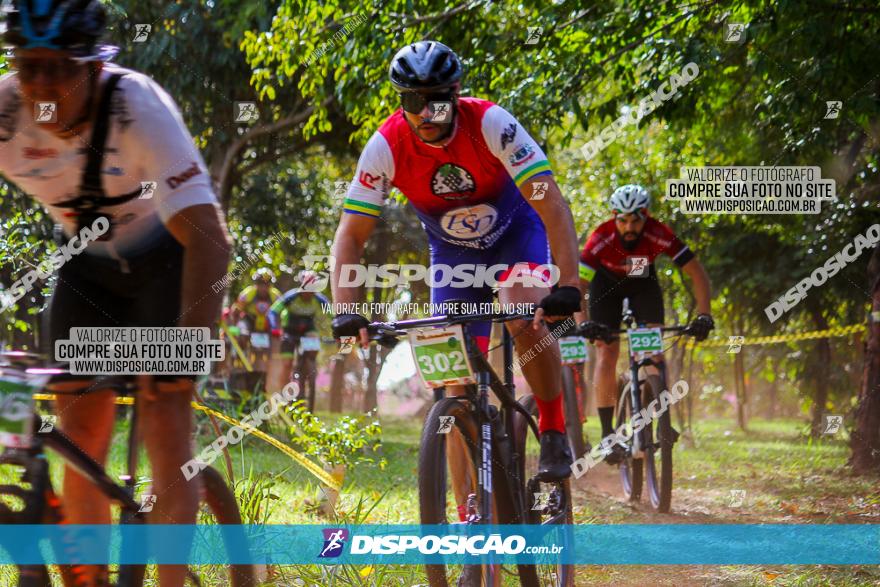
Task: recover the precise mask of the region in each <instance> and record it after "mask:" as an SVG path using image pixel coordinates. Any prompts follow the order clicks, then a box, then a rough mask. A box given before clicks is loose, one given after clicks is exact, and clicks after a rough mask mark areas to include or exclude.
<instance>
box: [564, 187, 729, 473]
mask: <svg viewBox="0 0 880 587" xmlns="http://www.w3.org/2000/svg"><path fill="white" fill-rule="evenodd" d="M650 202H651V199H650V196H649V195H648V192H647V190H645V188H643V187H642V186H640V185H634V184H631V185H624V186H621V187H619V188H617V189H616V190H614V193H613V194H612V195H611V200H610V204H611V209H612V211H613V212H614V218H612V219H611V220H608V221H606V222H603V223H602V224H600V225H599V226H598V227H597V228H596V230H594V231H593V233H592V234H591V235H590V237H589V238H588V239H587V243H586V244H585V245H584V249H583V251H581V257H580V267H579V274H580V279H581V289H582V291H584V292H585V293H586V292H589V298H588V299H589V303H588V306H589V318H590V320H589V321H588V322H586V323H585V324H583V325H582V328H583V329H584V335H585V336H587V337H588V338H591V339H598V340H597V341H596V345H597V350H598V357H597V360H596V367H595V371H594V376H593V381H594V382H595V389H596V406H597V411H598V413H599V421H600V422H601V425H602V436H603V437H605V436H608V435H609V434H612V433H613V432H614V424H613V420H614V408H615V406H616V405H617V374H616V366H617V358H618V356H619V354H620V341H619V340H615V341H613V342H609V338H610V335H609V330H612V329H616V328H620V322H621V319H622V318H623V300H624V298H629V307H630V308H631V309H632V310H633V313H634V314H635V317H636V322H637V323H638V324H646V325H649V326H659V325H662V324H663V293H662V292H661V291H660V284H659V282H658V281H657V271H656V269H655V268H654V260H655V259H656V258H657V257H658V256H660V255H661V254H664V255H668V256H669V257H671V258H672V260H673V262H674V263H675V264H676V265H678V266H679V267H681V269H682V270H683V271H684V272H685V273H686V274H687V275H688V276H689V277H690V278H691V280H693V292H694V297H695V298H696V300H697V317H696V318H695V319H694V321H693V322H692V323H691V326H690V328H691V330H692V332H693V333H694V336H695V338H696V339H697V340H705V338H706V337H707V336H709V332H710V331H711V330H712V329H713V328H714V327H715V323H714V322H713V320H712V316H711V315H710V312H711V308H710V301H711V291H710V289H711V286H710V283H709V276H708V275H707V274H706V270H705V269H704V268H703V265H702V264H701V263H700V262H699V261H698V260H697V258H696V257H695V256H694V253H693V251H691V250H690V248H688V246H687V245H685V244H684V243H683V242H681V240H679V238H678V237H677V236H675V233H674V232H672V229H670V228H669V227H668V226H666V225H665V224H663V223H662V222H659V221H658V220H655V219H654V218H651V217H650V216H649V215H648V207H649V205H650ZM575 317H576V319H577V320H578V322H579V323H580V322H581V321H582V320H584V319H586V318H587V315H585V314H582V313H579V314H576V315H575ZM622 457H623V447H621V446H619V445H614V446H613V447H612V453H611V454H609V455H607V456H606V458H605V462H607V463H609V464H612V465H613V464H617V463H619V462H620V461H621V459H622Z"/></svg>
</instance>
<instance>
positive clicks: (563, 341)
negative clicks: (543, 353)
mask: <svg viewBox="0 0 880 587" xmlns="http://www.w3.org/2000/svg"><path fill="white" fill-rule="evenodd" d="M559 352H560V353H562V364H563V365H574V364H577V363H586V362H587V360H588V359H587V340H586V339H585V338H581V337H580V336H566V337H563V338H560V339H559Z"/></svg>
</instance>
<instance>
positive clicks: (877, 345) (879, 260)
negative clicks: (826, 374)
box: [849, 246, 880, 475]
mask: <svg viewBox="0 0 880 587" xmlns="http://www.w3.org/2000/svg"><path fill="white" fill-rule="evenodd" d="M868 287H869V290H870V291H871V302H872V303H871V311H872V319H871V321H870V322H869V323H868V337H867V341H866V344H865V366H864V371H863V373H862V387H861V389H860V390H859V403H858V407H857V408H856V421H855V429H854V430H853V433H852V436H851V437H850V448H851V449H852V456H851V457H850V461H849V464H850V466H851V467H852V468H853V472H855V473H856V474H858V475H865V474H870V473H873V474H876V473H877V472H878V471H880V319H878V318H880V315H878V313H880V246H878V247H874V252H873V253H872V255H871V260H870V262H869V263H868Z"/></svg>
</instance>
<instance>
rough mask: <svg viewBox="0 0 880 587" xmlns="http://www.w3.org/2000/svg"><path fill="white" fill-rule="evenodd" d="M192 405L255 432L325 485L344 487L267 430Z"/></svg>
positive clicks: (337, 488)
mask: <svg viewBox="0 0 880 587" xmlns="http://www.w3.org/2000/svg"><path fill="white" fill-rule="evenodd" d="M192 405H193V407H194V408H195V409H197V410H201V411H203V412H206V413H208V414H211V415H212V416H216V417H217V418H220V419H221V420H223V421H224V422H226V423H227V424H232V425H233V426H240V427H242V428H244V429H245V430H247V431H249V432H250V433H251V434H253V435H254V436H256V437H257V438H260V439H262V440H264V441H266V442H268V443H269V444H271V445H272V446H274V447H275V448H277V449H278V450H280V451H281V452H283V453H284V454H286V455H287V456H289V457H290V458H292V459H293V460H295V461H296V462H298V463H299V464H300V465H302V466H303V467H305V469H306V470H307V471H309V472H310V473H311V474H312V475H314V476H315V477H317V478H318V479H320V480H321V481H322V482H323V483H324V484H325V485H328V486H330V487H332V488H333V489H335V490H336V491H339V490H340V489H342V484H341V483H340V482H339V481H337V480H336V479H335V478H334V477H333V476H331V475H330V474H329V473H327V471H325V470H324V469H322V468H321V467H319V466H318V465H316V464H315V463H313V462H312V461H310V460H309V459H307V458H306V457H305V456H304V455H302V454H300V453H298V452H296V451H295V450H293V449H292V448H290V447H289V446H287V445H286V444H283V443H282V442H280V441H279V440H277V439H275V438H272V437H271V436H269V435H268V434H266V433H265V432H263V431H261V430H258V429H256V428H254V427H253V426H249V425H248V424H243V423H242V422H239V421H237V420H236V419H235V418H230V417H229V416H227V415H226V414H223V413H221V412H218V411H216V410H212V409H211V408H209V407H208V406H204V405H202V404H197V403H196V402H193V404H192Z"/></svg>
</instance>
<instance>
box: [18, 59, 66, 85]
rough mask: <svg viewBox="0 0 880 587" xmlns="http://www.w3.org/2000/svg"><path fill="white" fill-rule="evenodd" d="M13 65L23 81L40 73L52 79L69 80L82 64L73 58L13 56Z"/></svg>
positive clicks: (32, 78)
mask: <svg viewBox="0 0 880 587" xmlns="http://www.w3.org/2000/svg"><path fill="white" fill-rule="evenodd" d="M11 64H12V67H13V69H15V70H16V71H17V72H18V77H19V79H21V80H22V81H23V82H32V81H34V80H36V79H37V78H38V77H39V76H40V73H41V72H42V74H43V75H44V76H45V77H46V78H48V79H51V80H56V81H65V80H69V79H71V78H72V77H74V76H75V75H76V74H78V73H79V72H80V71H81V68H82V65H81V64H80V63H77V62H76V61H74V60H73V59H35V58H32V57H13V58H12V62H11Z"/></svg>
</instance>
